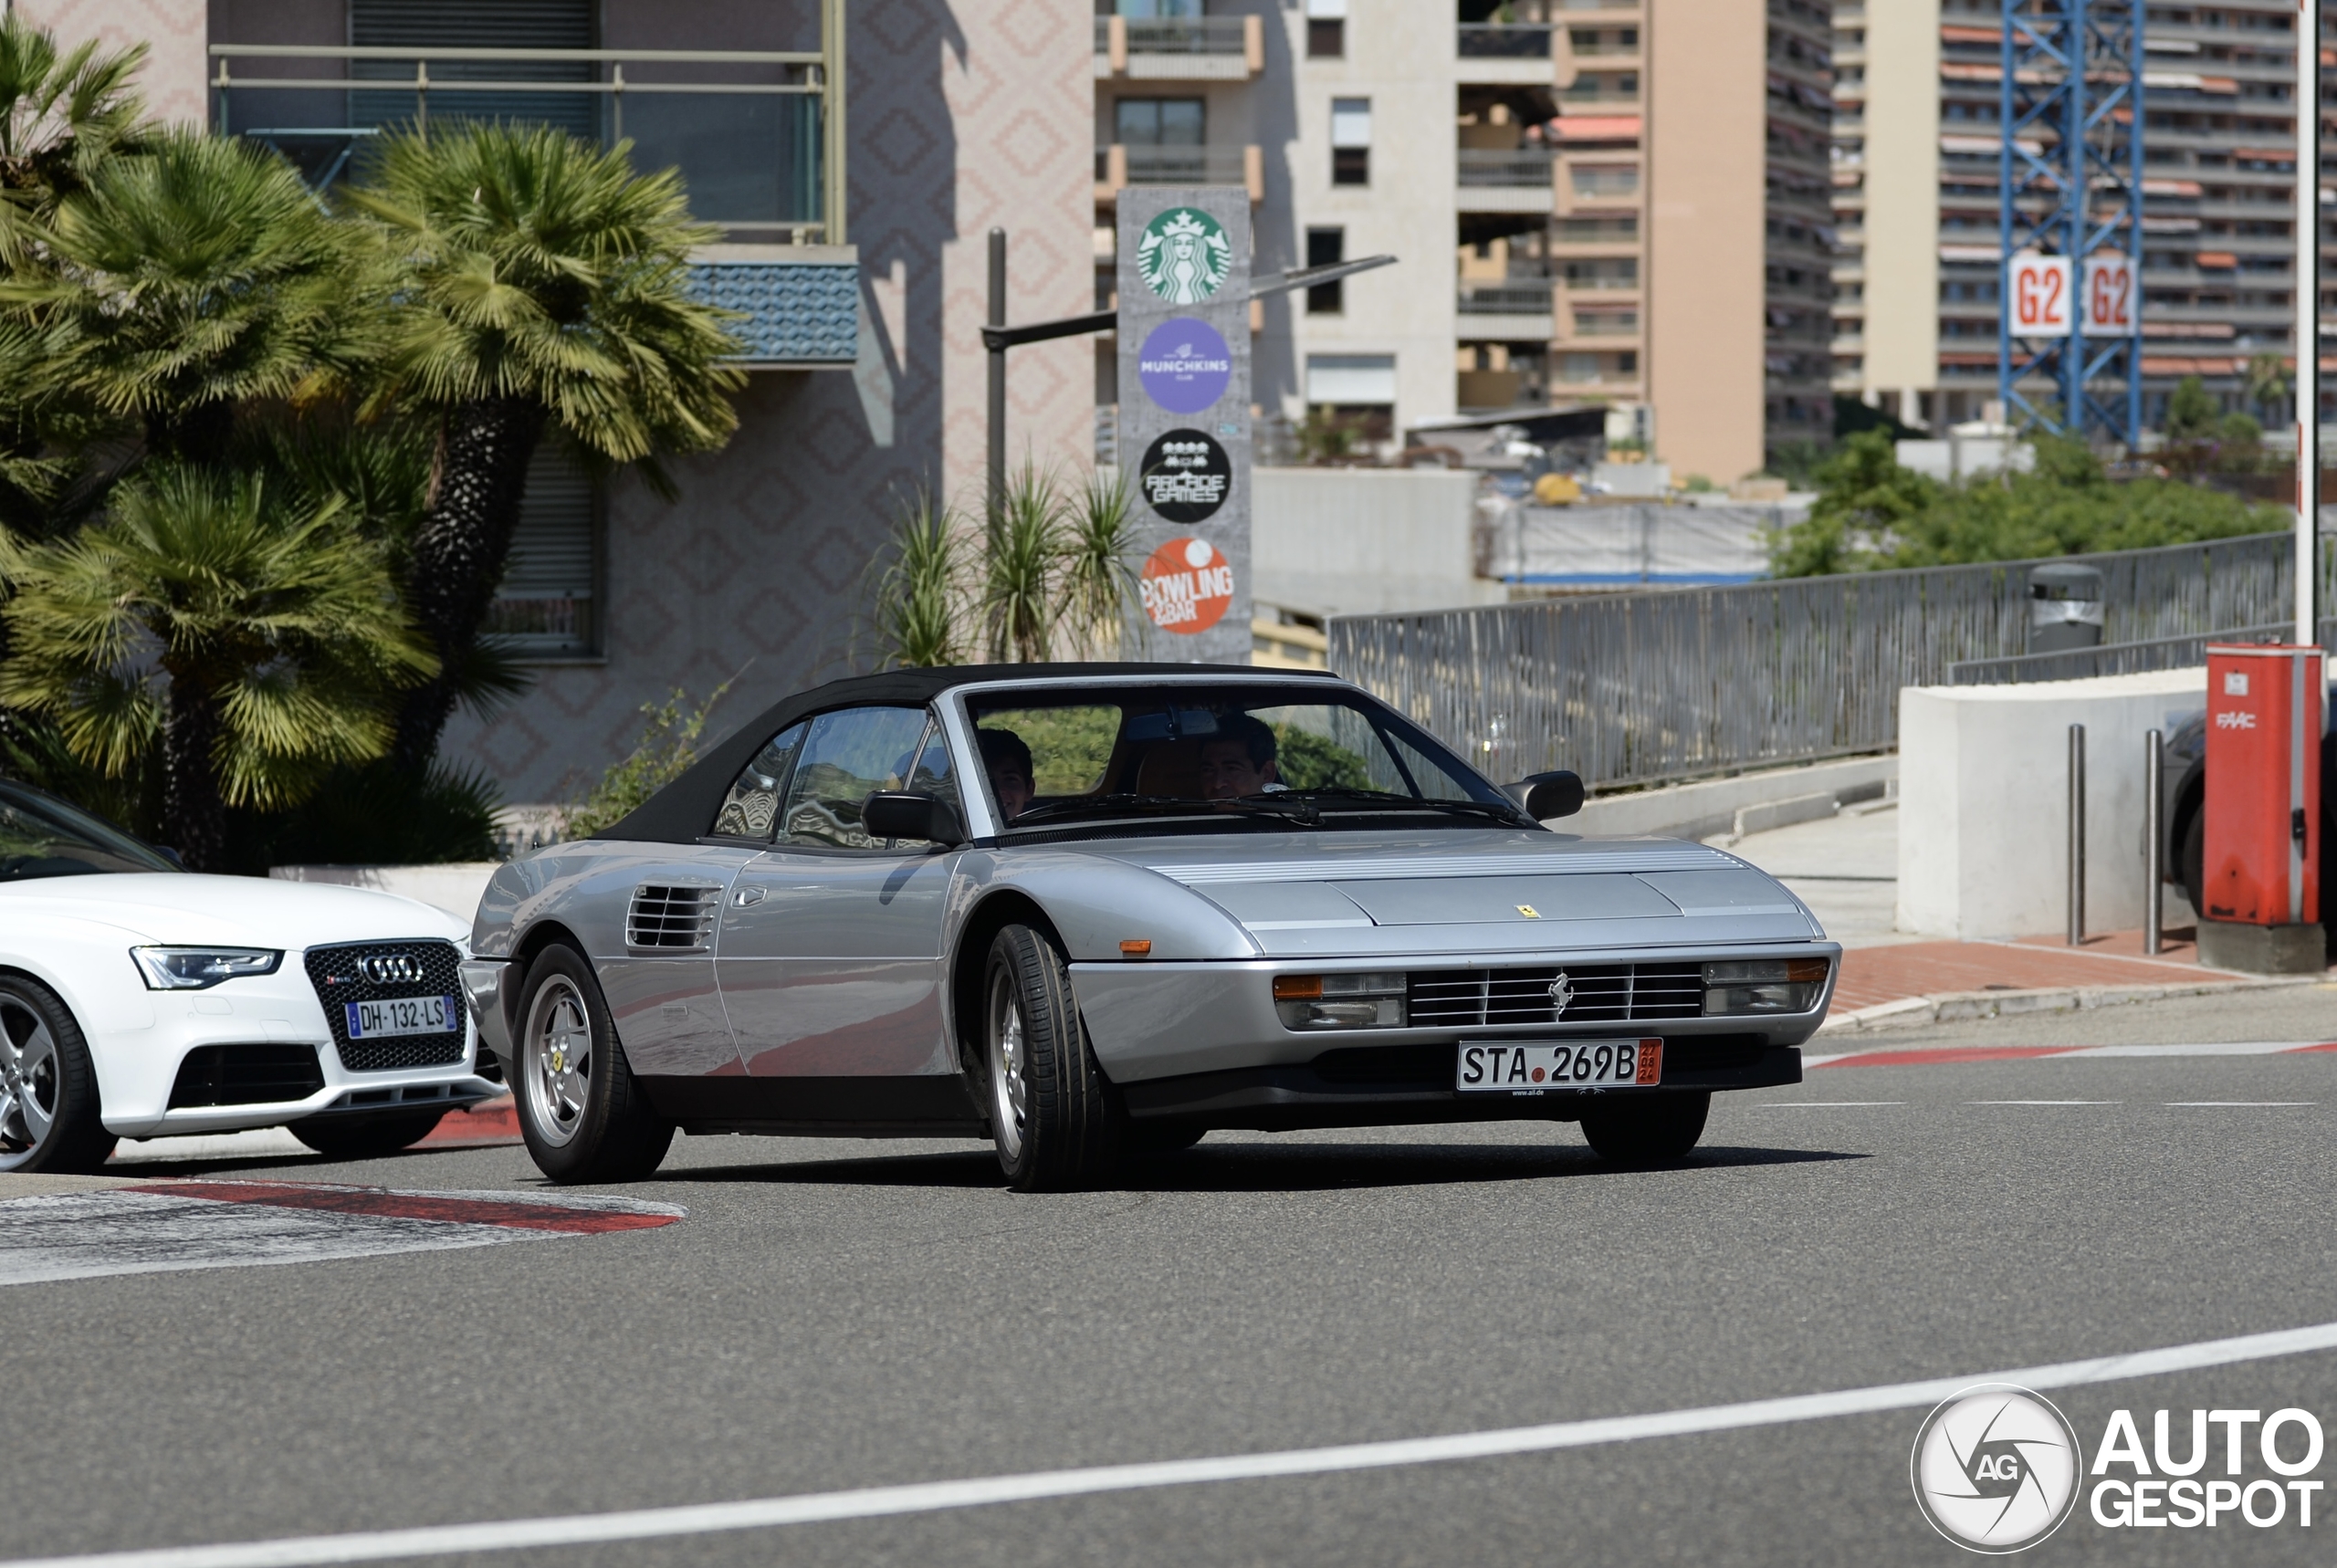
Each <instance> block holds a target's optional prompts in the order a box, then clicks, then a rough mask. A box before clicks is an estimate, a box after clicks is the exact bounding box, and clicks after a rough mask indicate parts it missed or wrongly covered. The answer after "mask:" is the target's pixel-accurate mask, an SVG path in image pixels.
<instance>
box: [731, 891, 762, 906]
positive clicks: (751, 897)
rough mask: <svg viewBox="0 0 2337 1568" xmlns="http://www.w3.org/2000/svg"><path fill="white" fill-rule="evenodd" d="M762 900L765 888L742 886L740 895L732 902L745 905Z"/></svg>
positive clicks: (758, 902)
mask: <svg viewBox="0 0 2337 1568" xmlns="http://www.w3.org/2000/svg"><path fill="white" fill-rule="evenodd" d="M762 901H763V890H762V889H761V888H760V887H742V888H740V889H739V895H738V896H737V897H736V898H734V899H732V900H731V901H730V902H731V903H733V904H739V905H741V906H744V905H746V904H760V903H761V902H762Z"/></svg>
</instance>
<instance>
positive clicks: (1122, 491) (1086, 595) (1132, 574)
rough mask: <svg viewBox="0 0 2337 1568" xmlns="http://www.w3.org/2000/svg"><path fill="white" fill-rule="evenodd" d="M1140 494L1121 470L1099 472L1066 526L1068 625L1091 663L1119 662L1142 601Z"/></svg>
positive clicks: (1078, 499)
mask: <svg viewBox="0 0 2337 1568" xmlns="http://www.w3.org/2000/svg"><path fill="white" fill-rule="evenodd" d="M1136 551H1137V528H1136V493H1135V492H1134V491H1133V490H1132V489H1130V488H1129V486H1128V481H1127V475H1125V474H1123V473H1122V472H1121V471H1120V470H1119V469H1117V468H1100V469H1098V470H1096V471H1095V473H1094V474H1091V475H1089V476H1088V478H1087V483H1086V485H1085V486H1084V487H1083V488H1082V489H1081V490H1080V492H1079V493H1078V494H1077V495H1076V496H1074V497H1072V498H1071V501H1070V503H1069V505H1068V507H1067V508H1066V517H1065V519H1064V542H1063V583H1062V595H1063V612H1062V613H1063V619H1064V623H1065V625H1066V626H1067V627H1068V628H1069V629H1070V632H1071V636H1072V641H1073V642H1074V643H1075V644H1076V645H1077V646H1078V647H1079V649H1080V650H1081V651H1082V652H1084V653H1086V654H1087V656H1088V657H1090V658H1097V659H1109V658H1116V657H1117V656H1118V655H1119V653H1120V652H1121V649H1122V646H1123V645H1124V643H1126V642H1127V632H1128V613H1127V608H1128V606H1129V605H1130V604H1131V603H1133V602H1135V601H1136V599H1137V580H1136V570H1135V568H1133V567H1132V566H1130V565H1129V564H1128V562H1129V559H1130V558H1131V557H1132V556H1134V555H1135V554H1136Z"/></svg>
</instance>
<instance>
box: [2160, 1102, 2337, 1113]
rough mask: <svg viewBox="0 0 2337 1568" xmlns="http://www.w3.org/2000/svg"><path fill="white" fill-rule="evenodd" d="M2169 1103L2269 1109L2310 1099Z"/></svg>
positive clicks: (2211, 1107) (2240, 1108)
mask: <svg viewBox="0 0 2337 1568" xmlns="http://www.w3.org/2000/svg"><path fill="white" fill-rule="evenodd" d="M2166 1103H2167V1104H2169V1105H2185V1106H2191V1107H2194V1108H2203V1109H2210V1110H2212V1109H2218V1108H2219V1109H2223V1110H2227V1111H2240V1110H2269V1109H2271V1108H2272V1107H2274V1106H2279V1105H2310V1104H2311V1103H2312V1102H2311V1101H2310V1100H2169V1101H2167V1102H2166Z"/></svg>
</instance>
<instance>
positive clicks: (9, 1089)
mask: <svg viewBox="0 0 2337 1568" xmlns="http://www.w3.org/2000/svg"><path fill="white" fill-rule="evenodd" d="M113 1145H114V1135H113V1134H111V1133H109V1132H107V1131H106V1129H105V1124H104V1123H103V1122H101V1121H100V1120H99V1119H98V1073H97V1069H96V1068H95V1067H94V1066H93V1065H92V1064H91V1063H90V1061H89V1042H88V1041H87V1040H84V1039H83V1038H82V1035H81V1026H80V1025H79V1024H78V1023H76V1022H74V1020H73V1013H72V1010H71V1009H68V1008H67V1007H66V1005H65V1002H64V1000H63V998H60V997H58V994H57V993H56V992H55V991H52V990H50V989H49V988H47V986H44V985H42V984H41V983H40V982H39V981H38V980H36V979H32V978H30V977H26V976H23V975H0V1171H51V1172H58V1173H62V1174H87V1173H89V1172H92V1171H95V1170H96V1169H98V1168H99V1167H100V1166H102V1165H104V1164H105V1163H106V1159H107V1156H109V1155H111V1154H112V1153H113Z"/></svg>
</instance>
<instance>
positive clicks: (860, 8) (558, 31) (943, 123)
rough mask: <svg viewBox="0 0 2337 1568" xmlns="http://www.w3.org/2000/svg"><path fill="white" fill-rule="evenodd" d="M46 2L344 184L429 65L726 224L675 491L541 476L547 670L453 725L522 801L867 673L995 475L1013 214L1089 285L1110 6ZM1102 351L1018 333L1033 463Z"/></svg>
mask: <svg viewBox="0 0 2337 1568" xmlns="http://www.w3.org/2000/svg"><path fill="white" fill-rule="evenodd" d="M16 5H17V6H18V7H19V9H20V10H21V11H22V12H23V13H25V14H26V15H27V16H29V17H30V18H31V19H32V20H34V21H35V22H37V23H41V24H43V25H45V26H52V27H54V28H56V29H57V30H58V32H59V33H60V34H61V35H62V36H65V37H69V38H78V37H90V36H95V37H102V38H104V39H106V40H107V41H108V42H110V43H112V44H115V45H123V44H129V43H136V42H145V43H149V44H151V45H152V46H153V54H152V57H151V59H150V62H149V64H148V66H147V68H146V71H145V74H144V77H143V78H142V82H141V86H142V87H143V89H144V90H145V92H146V93H147V95H148V98H149V101H150V102H151V103H152V105H153V107H154V108H155V109H156V110H158V111H159V112H161V113H162V114H164V115H166V116H168V117H171V118H173V119H176V120H182V121H188V122H193V123H197V124H209V125H211V126H212V127H213V128H215V129H216V130H219V131H226V132H229V133H233V134H239V135H251V136H254V137H257V138H259V139H261V140H265V141H269V142H270V143H271V144H273V145H277V146H278V147H280V148H281V149H282V150H283V151H284V152H286V153H287V154H288V156H290V157H292V158H293V159H294V160H295V161H296V162H299V164H300V165H301V166H302V167H303V168H304V169H306V170H308V171H309V172H310V173H311V174H312V176H313V177H315V178H316V179H317V180H319V181H320V182H323V181H328V180H330V178H332V177H334V176H335V175H336V174H337V172H339V171H340V170H341V169H342V168H345V167H346V166H347V160H348V159H349V158H351V157H352V156H362V145H363V142H364V141H365V139H366V138H368V137H370V136H371V135H372V134H374V132H375V131H376V129H377V128H378V127H380V126H382V125H384V124H388V123H393V122H395V121H398V120H406V119H410V118H412V117H413V116H414V114H415V112H416V109H417V86H416V84H417V81H418V80H426V81H427V82H428V83H429V84H430V86H429V88H428V89H427V99H426V104H427V107H428V110H429V111H430V112H431V113H433V114H434V115H436V116H439V117H441V118H444V117H446V116H458V115H463V114H470V115H476V116H482V117H484V116H489V115H493V116H499V117H505V118H517V119H526V120H550V121H551V122H553V123H558V124H562V125H566V126H567V127H568V128H569V129H571V130H572V131H576V132H577V133H579V134H581V135H584V136H587V137H592V138H597V139H604V140H613V139H615V138H617V137H619V136H624V137H627V138H630V139H631V140H633V141H634V144H635V159H636V162H639V163H642V164H644V165H646V166H652V167H655V166H664V165H667V164H671V165H674V166H676V167H678V168H679V170H680V171H681V173H682V176H683V178H684V180H685V182H686V183H687V185H688V187H689V190H690V194H691V201H692V205H693V209H694V211H696V212H697V214H698V215H699V216H701V217H703V218H706V219H708V220H710V221H712V222H715V223H718V224H720V225H722V226H723V227H724V229H725V230H726V234H725V235H724V243H722V244H718V245H715V246H709V247H707V250H706V251H705V252H704V253H702V255H701V256H700V257H699V258H698V260H699V264H700V267H699V276H700V277H701V280H702V281H703V283H704V285H705V287H707V289H708V291H709V292H710V293H711V294H712V296H713V297H714V298H716V300H717V301H718V302H719V303H722V304H724V305H728V306H731V307H733V308H738V309H739V310H742V311H744V312H745V313H746V316H747V319H746V320H745V322H744V323H743V324H742V326H741V327H740V329H739V331H740V334H741V336H742V337H743V338H744V339H745V340H747V350H748V352H747V357H746V359H745V360H744V361H743V363H744V364H745V366H746V367H747V368H748V369H749V371H750V375H749V383H748V387H747V390H746V392H744V393H743V394H742V395H741V396H740V398H739V420H740V423H739V431H738V434H736V436H735V437H734V438H733V439H732V440H731V442H730V444H728V446H727V447H726V448H725V449H724V450H723V451H721V452H719V453H716V454H712V455H707V456H705V457H700V458H694V459H691V460H688V461H686V462H683V463H679V464H676V465H674V476H675V478H676V481H677V483H678V486H679V489H680V496H679V497H678V499H676V500H674V501H666V500H664V499H661V498H659V497H657V496H655V495H654V494H653V493H651V492H650V491H649V489H648V488H647V487H646V486H644V485H642V484H640V483H639V482H637V481H634V480H629V479H623V478H620V479H619V480H617V481H616V482H614V483H613V484H609V485H605V486H600V485H595V484H593V483H592V482H590V481H588V480H586V479H585V478H584V477H583V476H581V475H577V474H573V473H565V472H561V471H560V470H559V468H558V467H557V465H553V464H549V463H540V464H539V466H538V469H537V472H536V476H535V477H534V478H533V479H532V480H531V482H530V485H529V507H528V511H527V514H526V515H525V516H524V517H523V518H522V521H521V529H520V538H519V545H518V548H517V549H516V551H515V558H514V560H513V562H512V567H511V570H510V571H509V572H508V575H507V577H506V579H505V581H504V584H503V593H502V598H501V600H500V601H498V606H497V611H496V615H497V622H496V623H497V626H498V630H499V631H501V632H502V633H503V634H504V635H505V636H506V637H508V638H509V639H511V640H512V642H513V643H514V645H515V646H516V647H517V648H518V649H519V650H520V651H521V652H522V653H523V655H524V656H525V657H527V658H528V659H529V661H530V662H531V663H533V664H534V665H535V668H534V670H533V672H532V673H533V674H534V677H535V685H534V690H533V693H532V695H530V697H529V701H527V702H526V703H525V704H522V705H520V706H518V707H516V708H514V709H511V710H509V711H507V712H505V713H503V714H502V715H500V716H498V717H497V719H496V720H495V722H494V723H493V724H492V725H491V726H490V725H486V724H482V723H479V722H477V721H476V720H474V719H470V718H467V717H458V718H457V720H456V724H455V725H454V726H453V727H450V729H449V731H448V734H447V738H446V747H445V748H446V750H447V752H448V753H449V754H450V755H451V756H452V757H453V758H455V759H456V760H458V761H462V762H468V763H475V764H477V766H479V767H481V768H485V769H486V770H487V772H488V773H489V774H490V775H492V776H493V777H495V778H496V779H498V780H499V781H500V782H501V783H502V785H503V788H504V790H505V793H506V796H507V798H508V799H511V800H518V801H554V800H561V799H562V798H564V797H566V796H569V795H571V794H572V793H573V792H574V791H575V790H576V789H578V787H579V785H580V784H581V783H582V782H585V781H587V779H585V778H584V777H583V776H585V775H590V776H595V777H596V776H597V774H598V771H599V769H600V768H602V767H603V766H604V765H605V764H606V762H607V761H608V760H609V759H610V758H613V757H617V756H622V755H623V754H624V751H625V750H626V749H628V748H629V747H631V745H632V744H633V741H634V737H635V736H636V735H637V734H638V733H639V730H640V726H641V714H640V710H641V707H642V705H643V704H644V703H645V702H650V701H654V700H658V699H661V698H663V697H664V696H665V695H666V694H667V693H669V692H670V691H671V690H672V689H673V688H674V687H676V686H677V685H678V686H682V687H685V688H686V689H688V690H689V691H691V692H693V693H696V694H699V695H704V694H706V693H708V692H710V691H711V690H712V689H713V688H714V687H715V686H717V685H719V684H720V683H722V682H723V681H725V680H729V679H731V678H733V677H737V683H738V684H737V687H736V695H734V696H733V697H732V698H731V699H730V701H729V704H728V705H727V706H728V707H730V708H731V709H734V710H735V711H737V712H740V713H745V712H752V711H753V710H754V709H755V708H756V707H757V706H760V704H761V703H763V702H765V701H768V700H770V697H771V696H772V695H777V694H780V693H783V692H786V691H789V690H793V689H797V688H800V687H802V686H803V685H810V684H812V683H813V682H816V681H819V680H823V679H826V678H829V677H830V676H833V675H836V674H844V673H846V672H847V671H848V670H850V669H853V668H865V666H866V664H867V661H868V657H869V650H868V649H867V647H866V646H865V641H864V639H865V624H864V623H863V622H862V620H861V619H860V616H861V613H862V607H863V606H864V605H865V595H866V588H867V584H868V576H869V572H870V569H871V564H872V562H873V561H875V559H877V557H878V555H879V553H880V552H881V551H882V550H883V549H885V545H886V537H887V532H888V528H889V525H890V521H891V517H892V515H893V512H894V509H895V508H896V507H897V506H898V505H899V504H900V503H901V502H902V501H903V500H904V499H905V498H907V497H911V496H913V495H915V494H916V493H917V491H918V490H919V489H920V488H922V489H924V490H926V491H927V492H929V493H932V494H935V495H938V496H943V497H951V496H964V495H968V494H970V493H971V492H972V491H973V489H974V486H976V485H977V484H978V483H979V477H980V473H981V471H982V465H983V456H984V447H985V432H986V419H985V414H984V404H985V391H986V381H985V375H986V372H985V360H986V357H985V355H984V354H983V351H982V348H981V343H980V335H979V326H980V319H981V315H982V310H981V300H982V299H983V297H984V291H985V266H986V257H985V249H986V246H985V243H984V235H985V234H986V232H987V231H988V230H989V228H990V226H991V225H1004V226H1005V227H1007V228H1008V229H1009V230H1010V231H1011V236H1012V257H1013V265H1012V291H1011V298H1010V303H1009V310H1010V313H1011V316H1012V318H1013V319H1018V320H1031V319H1048V318H1052V317H1058V316H1064V315H1071V314H1075V313H1077V312H1079V311H1081V310H1083V309H1085V308H1090V307H1089V305H1088V300H1089V297H1090V294H1091V291H1092V287H1093V286H1092V283H1091V278H1090V272H1089V267H1088V261H1087V256H1088V251H1089V248H1090V246H1089V241H1088V229H1089V225H1090V221H1091V216H1092V202H1091V196H1090V189H1089V185H1090V178H1089V168H1088V159H1089V151H1090V148H1091V146H1092V145H1093V140H1094V139H1093V135H1092V126H1091V123H1090V117H1091V113H1092V110H1093V105H1094V102H1095V84H1094V77H1093V69H1094V62H1093V58H1092V55H1091V50H1090V47H1089V44H1090V27H1089V22H1090V10H1089V6H1088V5H1086V4H1085V3H1083V0H1011V3H1004V0H1002V3H1000V4H994V5H991V4H986V5H980V6H968V5H950V4H948V0H895V3H892V4H888V5H884V6H881V7H877V6H866V5H859V4H851V5H847V4H845V3H844V0H208V4H206V3H205V0H16ZM546 49H551V50H557V51H560V53H559V54H558V55H557V56H554V57H546V56H545V55H544V54H542V53H541V52H540V51H543V50H546ZM368 50H372V51H376V52H374V53H370V54H369V53H367V52H366V51H368ZM456 51H460V52H456ZM515 51H525V52H515ZM676 51H686V52H689V53H690V57H689V58H687V59H676V58H675V57H673V56H674V52H676ZM465 82H472V83H479V84H481V85H479V86H477V87H472V88H469V89H466V88H465V87H464V86H463V85H462V84H464V83H465ZM498 83H500V84H503V86H502V87H500V88H498V86H497V85H496V84H498ZM361 84H362V85H361ZM512 84H521V85H519V86H513V85H512ZM781 87H793V88H795V89H815V90H799V91H787V92H781V91H775V90H773V89H777V88H781ZM847 110H848V112H847ZM838 131H841V132H842V134H841V136H839V135H837V134H836V133H837V132H838ZM1086 354H1087V350H1086V348H1085V346H1084V345H1082V344H1080V343H1078V342H1076V341H1065V342H1057V343H1045V344H1034V345H1031V346H1029V347H1025V348H1022V349H1018V350H1016V351H1015V357H1014V365H1013V371H1012V374H1011V381H1010V404H1009V411H1008V412H1009V417H1008V436H1009V441H1010V444H1011V447H1012V449H1013V450H1014V452H1015V453H1016V454H1017V455H1018V456H1019V455H1022V454H1023V453H1025V452H1028V453H1030V454H1031V455H1032V456H1034V457H1035V458H1036V459H1037V460H1038V461H1039V462H1041V463H1042V464H1046V463H1056V462H1061V463H1078V462H1085V460H1086V459H1087V458H1088V456H1089V454H1090V452H1091V450H1092V444H1093V429H1092V421H1093V398H1092V396H1091V391H1092V388H1091V378H1090V372H1089V369H1088V365H1087V362H1086ZM759 694H760V695H759ZM715 726H716V727H717V728H718V729H719V728H721V727H723V719H722V717H721V716H719V715H718V716H717V718H716V720H715Z"/></svg>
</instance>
